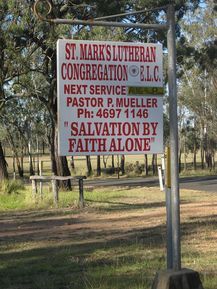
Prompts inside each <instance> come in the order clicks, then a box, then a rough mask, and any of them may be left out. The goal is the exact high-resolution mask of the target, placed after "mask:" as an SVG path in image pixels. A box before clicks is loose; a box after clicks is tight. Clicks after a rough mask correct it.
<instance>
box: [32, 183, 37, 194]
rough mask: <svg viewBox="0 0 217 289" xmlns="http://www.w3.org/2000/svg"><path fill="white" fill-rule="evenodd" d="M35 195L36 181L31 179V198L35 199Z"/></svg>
mask: <svg viewBox="0 0 217 289" xmlns="http://www.w3.org/2000/svg"><path fill="white" fill-rule="evenodd" d="M36 194H37V181H36V180H34V179H32V196H33V197H34V198H35V197H36Z"/></svg>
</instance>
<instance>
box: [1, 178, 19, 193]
mask: <svg viewBox="0 0 217 289" xmlns="http://www.w3.org/2000/svg"><path fill="white" fill-rule="evenodd" d="M24 189H25V186H24V184H23V183H22V182H21V181H19V180H4V181H2V182H1V183H0V192H1V193H2V194H7V195H11V194H17V193H18V191H19V190H24Z"/></svg>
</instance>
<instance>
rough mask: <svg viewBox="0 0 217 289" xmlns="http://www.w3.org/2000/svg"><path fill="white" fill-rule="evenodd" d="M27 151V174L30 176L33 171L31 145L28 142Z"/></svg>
mask: <svg viewBox="0 0 217 289" xmlns="http://www.w3.org/2000/svg"><path fill="white" fill-rule="evenodd" d="M27 150H28V155H29V174H30V176H32V175H34V174H35V172H34V169H33V161H32V154H31V143H30V141H28V143H27Z"/></svg>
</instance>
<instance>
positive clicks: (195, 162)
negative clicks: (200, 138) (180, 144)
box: [193, 144, 197, 170]
mask: <svg viewBox="0 0 217 289" xmlns="http://www.w3.org/2000/svg"><path fill="white" fill-rule="evenodd" d="M193 167H194V170H196V169H197V148H196V144H194V158H193Z"/></svg>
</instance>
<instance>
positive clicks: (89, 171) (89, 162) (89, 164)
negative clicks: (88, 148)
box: [86, 156, 93, 177]
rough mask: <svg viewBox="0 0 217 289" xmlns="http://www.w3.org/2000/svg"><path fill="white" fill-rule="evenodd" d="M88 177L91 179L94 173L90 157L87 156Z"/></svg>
mask: <svg viewBox="0 0 217 289" xmlns="http://www.w3.org/2000/svg"><path fill="white" fill-rule="evenodd" d="M86 164H87V176H88V177H90V176H91V175H92V173H93V170H92V165H91V159H90V156H86Z"/></svg>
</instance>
